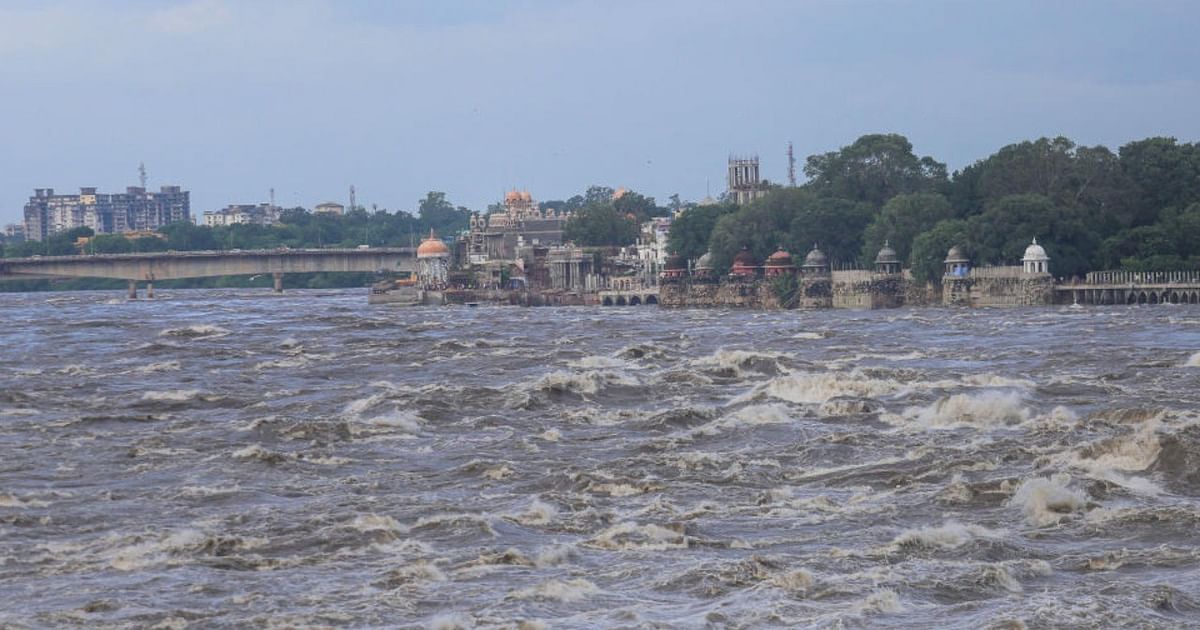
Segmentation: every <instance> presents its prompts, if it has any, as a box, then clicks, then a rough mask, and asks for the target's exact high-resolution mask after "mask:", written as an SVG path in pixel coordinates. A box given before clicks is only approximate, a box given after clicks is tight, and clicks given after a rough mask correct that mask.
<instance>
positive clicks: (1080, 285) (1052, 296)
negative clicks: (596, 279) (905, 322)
mask: <svg viewBox="0 0 1200 630" xmlns="http://www.w3.org/2000/svg"><path fill="white" fill-rule="evenodd" d="M711 261H712V256H711V254H705V255H704V256H701V257H700V259H699V260H697V261H696V264H695V265H694V266H692V267H691V268H690V269H689V266H688V264H687V261H686V260H684V259H683V258H682V257H679V256H673V257H672V258H671V259H670V260H668V262H667V268H666V270H665V271H664V272H663V273H662V276H661V279H660V287H659V292H658V299H657V302H658V303H659V304H661V305H662V306H665V307H716V308H720V307H741V308H758V309H778V308H800V309H821V308H861V309H879V308H896V307H900V306H906V305H907V306H926V305H935V304H942V305H945V306H967V307H1012V306H1042V305H1051V304H1072V303H1078V304H1097V305H1100V304H1197V303H1200V272H1195V271H1175V272H1155V273H1136V272H1121V271H1102V272H1092V273H1089V274H1087V276H1086V278H1085V279H1083V280H1082V281H1078V280H1076V281H1072V282H1056V281H1055V279H1054V277H1053V276H1052V275H1051V274H1050V258H1049V256H1047V254H1046V250H1045V249H1044V248H1043V247H1042V246H1041V245H1039V244H1038V242H1037V239H1036V238H1035V239H1033V241H1032V242H1031V243H1030V244H1029V246H1028V247H1027V248H1026V249H1025V254H1024V256H1023V257H1022V259H1021V265H1019V266H1016V265H1013V266H985V267H973V266H972V264H971V260H970V259H969V257H967V256H966V255H965V254H964V252H963V251H962V250H961V249H960V248H959V247H952V248H950V250H949V251H948V252H947V254H946V259H945V260H944V261H943V263H944V265H945V268H944V273H943V276H942V282H941V286H940V287H939V286H936V285H933V284H921V283H918V282H916V281H915V279H914V278H913V276H912V274H911V273H910V272H909V271H908V270H906V269H902V268H901V266H900V262H899V259H898V258H897V256H896V252H895V250H893V249H892V248H891V247H890V246H888V245H886V244H885V245H884V247H883V248H882V249H881V250H880V251H879V254H878V255H877V256H876V258H875V265H874V268H873V269H871V270H864V269H850V270H834V269H832V268H831V266H830V263H829V260H828V258H827V257H826V255H825V254H824V252H822V251H821V250H820V249H819V248H818V247H817V246H815V245H814V246H813V249H812V250H811V251H810V252H809V253H808V255H807V256H806V257H805V258H804V262H803V264H802V265H800V266H799V267H797V266H795V265H794V264H793V262H792V257H791V254H789V253H788V252H786V251H784V250H782V249H780V250H779V251H776V252H775V253H774V254H772V255H771V256H770V257H768V258H767V260H766V261H764V262H763V263H762V264H761V265H760V264H759V263H758V262H757V261H756V260H755V258H754V256H753V255H752V254H751V253H750V252H749V250H745V249H743V250H742V251H741V252H740V253H738V255H737V256H735V257H734V260H733V266H732V268H731V270H730V273H729V274H728V275H727V276H724V277H718V276H717V275H716V274H715V273H714V271H713V268H712V262H711ZM614 303H615V302H614ZM626 303H628V302H626Z"/></svg>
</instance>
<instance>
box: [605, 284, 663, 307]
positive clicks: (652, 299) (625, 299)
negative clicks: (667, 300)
mask: <svg viewBox="0 0 1200 630" xmlns="http://www.w3.org/2000/svg"><path fill="white" fill-rule="evenodd" d="M599 298H600V305H601V306H641V305H642V304H658V288H657V287H654V288H650V289H621V290H611V291H601V292H600V296H599Z"/></svg>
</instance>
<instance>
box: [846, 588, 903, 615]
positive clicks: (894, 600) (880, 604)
mask: <svg viewBox="0 0 1200 630" xmlns="http://www.w3.org/2000/svg"><path fill="white" fill-rule="evenodd" d="M854 608H855V610H856V611H857V612H859V613H883V614H897V613H902V612H904V605H903V604H901V603H900V596H899V595H897V594H896V591H894V590H892V589H890V588H885V589H880V590H878V591H875V592H873V593H871V594H870V595H867V597H866V598H865V599H863V600H862V601H861V602H859V603H858V604H857V605H856V606H855V607H854Z"/></svg>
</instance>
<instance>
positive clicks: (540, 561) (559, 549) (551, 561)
mask: <svg viewBox="0 0 1200 630" xmlns="http://www.w3.org/2000/svg"><path fill="white" fill-rule="evenodd" d="M573 557H575V548H574V547H571V546H569V545H552V546H549V547H543V548H542V549H539V550H538V554H537V556H536V557H534V559H533V563H534V565H535V566H537V567H539V568H546V567H553V566H557V565H560V564H563V563H564V562H566V561H568V560H570V559H571V558H573Z"/></svg>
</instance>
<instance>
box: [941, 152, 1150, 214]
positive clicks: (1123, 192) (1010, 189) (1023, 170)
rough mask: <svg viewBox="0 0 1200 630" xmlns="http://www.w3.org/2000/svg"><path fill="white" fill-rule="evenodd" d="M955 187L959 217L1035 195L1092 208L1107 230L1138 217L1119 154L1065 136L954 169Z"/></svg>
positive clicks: (1052, 200)
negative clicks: (1008, 199) (1005, 200)
mask: <svg viewBox="0 0 1200 630" xmlns="http://www.w3.org/2000/svg"><path fill="white" fill-rule="evenodd" d="M952 189H953V191H952V193H951V196H952V198H953V200H954V202H955V204H956V207H957V209H958V211H959V216H969V215H973V214H978V213H979V212H982V211H983V209H984V207H985V206H987V204H988V203H990V202H993V201H995V200H997V199H1000V198H1002V197H1007V196H1010V195H1023V194H1037V195H1041V196H1043V197H1045V198H1047V199H1049V200H1050V201H1051V202H1053V203H1054V204H1055V205H1057V206H1073V207H1081V208H1088V209H1089V210H1090V211H1091V213H1092V215H1093V221H1094V222H1096V223H1097V224H1099V225H1101V226H1102V228H1103V229H1106V230H1117V229H1120V228H1122V227H1128V226H1129V225H1130V224H1131V223H1132V222H1133V221H1134V216H1133V212H1132V199H1131V196H1130V190H1131V189H1130V186H1129V181H1128V177H1127V176H1126V175H1125V173H1124V172H1123V170H1122V168H1121V164H1120V161H1119V160H1118V158H1117V156H1115V155H1113V153H1112V152H1111V151H1109V150H1108V149H1107V148H1105V147H1103V146H1096V147H1081V146H1076V145H1075V143H1074V142H1072V141H1071V140H1069V139H1067V138H1063V137H1061V136H1060V137H1057V138H1053V139H1051V138H1039V139H1038V140H1035V141H1026V142H1020V143H1016V144H1010V145H1008V146H1006V147H1004V148H1002V149H1000V150H999V151H997V152H996V153H994V154H993V155H991V156H989V157H988V158H986V159H984V160H980V161H978V162H976V163H975V164H972V165H971V166H969V167H967V168H966V169H964V170H963V172H962V173H956V174H955V178H954V182H953V184H952Z"/></svg>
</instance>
